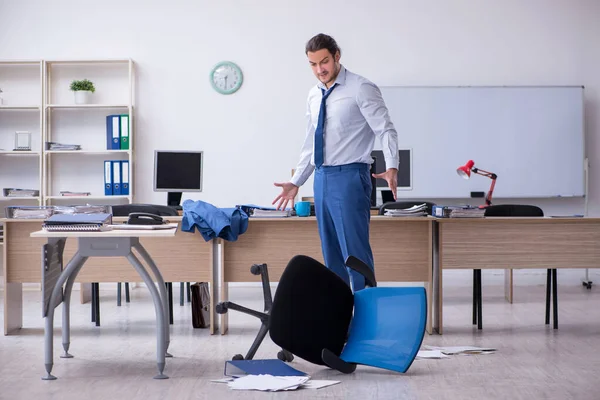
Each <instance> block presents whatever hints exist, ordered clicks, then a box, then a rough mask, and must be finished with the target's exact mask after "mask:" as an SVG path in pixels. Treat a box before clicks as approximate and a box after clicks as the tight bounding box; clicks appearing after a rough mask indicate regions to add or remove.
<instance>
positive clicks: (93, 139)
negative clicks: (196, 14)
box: [42, 59, 135, 205]
mask: <svg viewBox="0 0 600 400" xmlns="http://www.w3.org/2000/svg"><path fill="white" fill-rule="evenodd" d="M43 65H44V77H45V79H44V101H43V120H44V124H43V127H44V129H43V138H44V150H43V156H42V158H43V165H44V167H43V182H44V191H43V193H44V194H43V204H44V205H48V204H62V203H63V202H67V203H71V202H73V201H74V200H77V201H81V200H85V202H88V203H104V204H113V203H114V202H119V203H122V202H123V201H126V202H129V203H132V202H133V198H134V193H133V188H134V182H133V170H134V168H133V167H134V158H133V155H134V151H133V149H134V143H135V134H134V133H135V132H134V124H133V120H134V64H133V61H132V60H130V59H110V60H57V61H44V64H43ZM75 79H77V80H80V79H89V80H90V81H92V82H93V83H94V86H95V89H96V91H95V93H94V94H93V95H92V102H91V103H90V104H75V101H74V95H73V92H71V91H70V90H69V86H70V83H71V81H73V80H75ZM112 114H128V115H129V149H128V150H108V149H107V145H106V116H107V115H112ZM46 142H58V143H64V144H77V145H80V146H81V150H67V151H61V150H46V149H45V143H46ZM105 160H128V161H129V195H123V196H121V195H112V196H105V195H104V161H105ZM61 191H71V192H80V191H82V192H90V193H91V195H90V196H62V195H60V192H61Z"/></svg>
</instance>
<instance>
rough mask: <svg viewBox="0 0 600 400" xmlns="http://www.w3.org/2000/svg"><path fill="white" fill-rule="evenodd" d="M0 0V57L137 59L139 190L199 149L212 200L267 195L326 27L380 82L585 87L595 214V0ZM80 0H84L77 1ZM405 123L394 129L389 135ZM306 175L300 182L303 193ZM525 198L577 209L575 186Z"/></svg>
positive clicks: (150, 197)
mask: <svg viewBox="0 0 600 400" xmlns="http://www.w3.org/2000/svg"><path fill="white" fill-rule="evenodd" d="M290 4H291V2H281V1H274V0H271V1H261V2H256V1H248V0H242V1H231V0H225V1H219V2H206V1H199V2H192V1H181V0H179V1H177V0H175V1H170V2H162V1H145V2H143V3H142V2H139V3H138V2H132V1H130V2H122V1H115V0H107V1H102V2H85V1H77V0H63V1H53V2H47V1H42V0H39V1H35V0H21V1H7V0H0V16H1V20H2V23H1V24H0V59H29V58H32V59H60V58H68V59H71V58H100V57H110V58H120V57H130V58H132V59H133V60H134V61H135V62H136V63H137V72H138V80H137V82H136V84H137V91H136V98H137V109H136V112H137V113H136V121H135V122H136V127H137V132H136V134H137V142H136V157H137V163H136V167H137V168H136V170H135V178H136V179H135V193H136V201H139V202H157V203H163V202H164V201H166V194H164V193H155V192H153V191H152V179H151V176H152V168H153V160H152V157H153V150H155V149H200V150H204V151H205V157H206V159H205V164H204V166H205V173H204V191H203V192H202V193H190V194H184V198H186V197H187V198H193V199H203V200H205V201H208V202H211V203H213V204H215V205H217V206H222V207H225V206H232V205H235V204H237V203H241V202H252V203H261V204H264V203H266V204H270V202H271V201H272V199H273V198H274V197H275V195H276V194H277V190H276V188H274V187H273V186H272V182H273V181H277V180H285V179H287V178H289V175H290V170H291V169H292V168H294V166H295V164H296V162H297V159H298V155H299V148H300V145H301V142H302V140H303V137H304V126H305V121H304V110H305V100H306V95H307V92H308V90H309V88H310V87H311V86H312V85H313V84H314V83H315V79H314V77H313V76H312V74H311V71H310V69H309V67H308V64H307V62H306V57H305V55H304V50H303V49H304V44H305V42H306V40H307V39H308V38H310V37H311V36H312V35H314V34H316V33H318V32H321V31H323V32H326V33H329V34H331V35H333V36H334V37H335V38H336V39H337V40H338V42H339V44H340V46H341V47H342V62H343V63H344V64H345V65H346V66H347V67H348V68H349V69H350V70H352V71H355V72H357V73H360V74H362V75H364V76H366V77H368V78H369V79H371V80H373V81H374V82H376V83H377V84H380V85H545V84H557V85H560V84H565V85H567V84H568V85H571V84H577V85H578V84H582V85H585V87H586V95H587V99H588V106H587V120H586V123H587V150H588V155H589V157H590V160H591V179H590V198H589V200H590V214H591V215H600V202H599V200H600V185H598V184H597V182H596V177H597V176H598V174H599V173H600V155H599V154H600V153H599V152H598V151H597V148H598V145H599V144H598V137H599V136H600V123H599V117H598V114H599V101H600V99H599V97H600V74H599V73H598V71H600V50H599V47H598V46H597V38H598V37H600V24H598V23H597V16H598V15H599V14H600V2H598V1H594V0H571V1H564V0H531V1H527V2H523V1H518V0H505V1H502V2H499V1H492V0H480V1H471V0H462V1H461V0H453V1H450V0H438V1H433V0H431V1H420V2H414V1H404V0H403V1H398V0H396V1H382V0H380V1H370V2H364V1H363V2H358V1H350V2H349V1H342V0H337V1H327V2H323V1H314V0H307V1H302V2H296V3H295V4H294V7H293V8H292V7H291V6H290ZM84 5H85V8H84ZM224 59H227V60H232V61H235V62H237V63H238V64H239V65H240V66H241V68H242V69H243V72H244V75H245V83H244V86H243V88H242V89H241V91H239V92H238V93H237V94H235V95H233V96H222V95H219V94H216V93H215V92H214V91H213V90H212V89H211V87H210V84H209V81H208V73H209V71H210V69H211V67H212V66H213V65H214V64H216V63H217V62H218V61H221V60H224ZM403 134H405V133H404V132H399V136H400V141H402V135H403ZM311 185H312V181H309V182H308V183H307V185H306V186H305V187H303V188H302V191H301V193H302V194H304V195H309V194H311V193H312V187H311ZM563 200H564V201H556V200H545V201H539V202H538V201H536V202H537V203H538V204H541V205H542V207H544V209H545V211H546V212H547V213H556V212H580V211H582V207H583V202H582V201H580V200H577V199H571V200H565V199H563Z"/></svg>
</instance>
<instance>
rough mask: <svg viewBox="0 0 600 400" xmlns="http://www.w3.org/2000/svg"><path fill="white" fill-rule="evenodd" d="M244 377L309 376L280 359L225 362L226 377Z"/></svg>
mask: <svg viewBox="0 0 600 400" xmlns="http://www.w3.org/2000/svg"><path fill="white" fill-rule="evenodd" d="M244 375H273V376H306V375H307V374H306V373H304V372H302V371H298V370H297V369H295V368H292V367H290V366H289V365H288V364H286V363H285V362H283V361H281V360H279V359H273V360H233V361H226V362H225V376H244Z"/></svg>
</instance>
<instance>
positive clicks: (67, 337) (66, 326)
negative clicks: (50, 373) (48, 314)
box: [60, 257, 87, 358]
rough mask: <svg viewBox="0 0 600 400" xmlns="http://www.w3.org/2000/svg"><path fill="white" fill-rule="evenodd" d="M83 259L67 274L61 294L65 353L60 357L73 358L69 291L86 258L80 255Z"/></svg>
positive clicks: (71, 289)
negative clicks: (71, 352) (70, 351)
mask: <svg viewBox="0 0 600 400" xmlns="http://www.w3.org/2000/svg"><path fill="white" fill-rule="evenodd" d="M82 258H83V261H81V263H80V264H79V266H78V267H77V268H76V269H75V270H74V271H73V273H72V274H71V275H69V279H67V285H66V286H65V291H64V295H63V320H62V345H63V349H64V351H65V354H63V355H62V356H60V358H73V356H72V355H71V354H69V347H70V346H71V292H72V291H73V284H74V283H75V279H77V275H78V274H79V271H81V268H83V264H85V261H86V260H87V257H82Z"/></svg>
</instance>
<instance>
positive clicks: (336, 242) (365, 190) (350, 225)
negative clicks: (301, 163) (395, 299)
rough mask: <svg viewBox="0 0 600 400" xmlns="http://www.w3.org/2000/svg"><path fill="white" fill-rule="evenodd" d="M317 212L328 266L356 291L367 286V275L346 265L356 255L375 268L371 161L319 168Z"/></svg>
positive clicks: (316, 178) (315, 183)
mask: <svg viewBox="0 0 600 400" xmlns="http://www.w3.org/2000/svg"><path fill="white" fill-rule="evenodd" d="M314 196H315V213H316V216H317V224H318V226H319V236H320V237H321V248H322V251H323V258H324V259H325V265H326V266H327V268H329V269H331V270H332V271H333V272H335V273H336V274H337V275H338V276H340V277H341V278H342V279H343V280H344V281H345V282H346V283H347V284H348V285H350V279H349V277H350V276H352V286H351V287H352V288H353V289H354V291H358V290H362V289H364V287H365V279H364V277H363V276H362V275H361V274H359V273H357V272H355V271H353V270H350V269H349V268H347V267H346V264H345V259H346V258H347V257H348V256H354V257H356V258H358V259H360V260H362V261H363V262H364V263H366V264H367V265H368V266H369V267H371V269H373V268H374V264H373V252H372V251H371V244H370V243H369V222H370V219H371V211H370V209H371V176H370V168H369V165H368V164H362V163H355V164H347V165H341V166H322V167H320V168H317V169H316V171H315V178H314Z"/></svg>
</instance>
